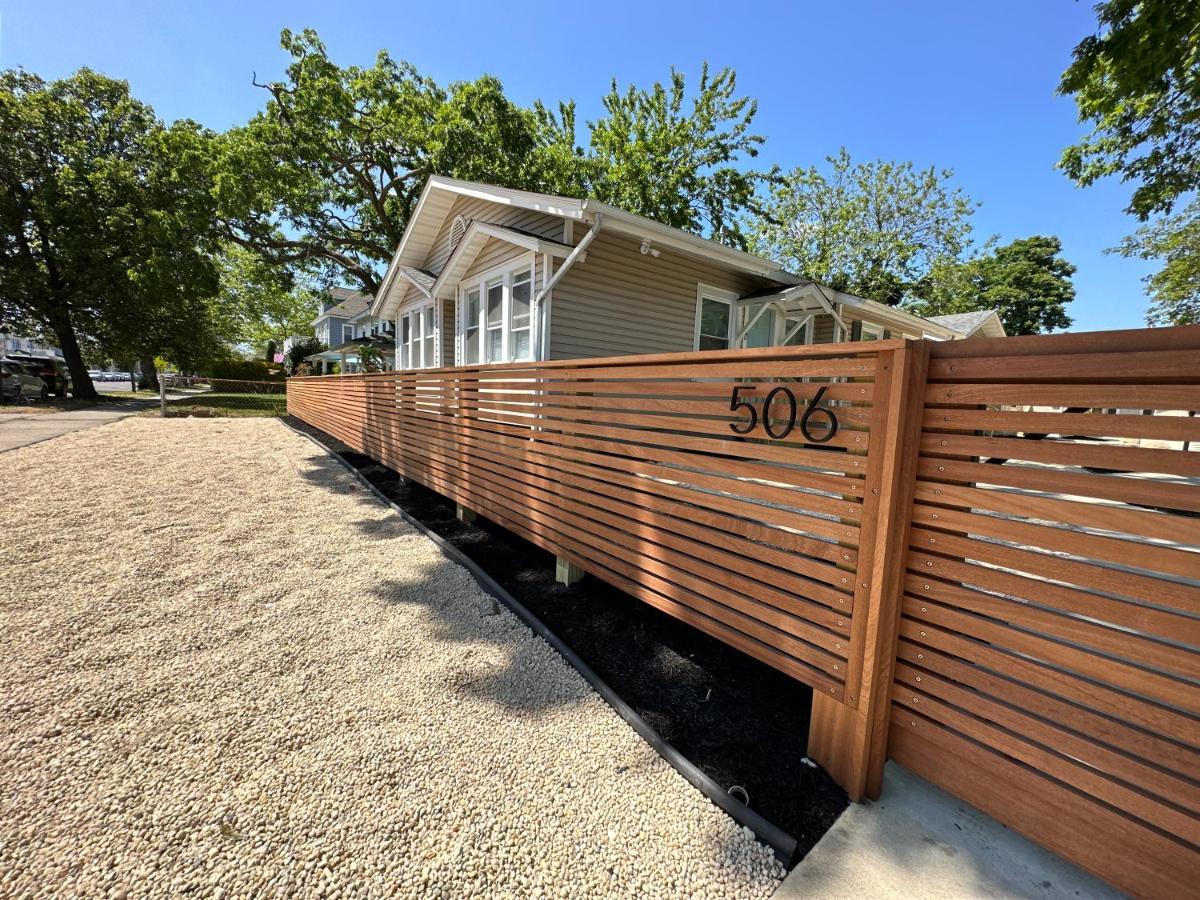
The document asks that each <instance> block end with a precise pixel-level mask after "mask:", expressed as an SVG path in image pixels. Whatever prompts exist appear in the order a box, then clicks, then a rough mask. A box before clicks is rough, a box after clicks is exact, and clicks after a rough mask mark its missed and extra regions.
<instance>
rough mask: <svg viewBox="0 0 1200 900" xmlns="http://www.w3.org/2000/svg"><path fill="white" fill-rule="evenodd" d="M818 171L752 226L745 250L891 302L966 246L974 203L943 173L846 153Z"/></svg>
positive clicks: (784, 188) (781, 186)
mask: <svg viewBox="0 0 1200 900" xmlns="http://www.w3.org/2000/svg"><path fill="white" fill-rule="evenodd" d="M826 162H827V164H828V165H827V166H826V168H825V170H824V171H822V170H821V169H818V168H816V167H815V166H814V167H811V168H807V169H805V168H798V169H795V170H793V171H792V172H790V173H788V174H786V175H785V176H784V177H783V178H782V180H781V181H779V182H778V183H776V184H774V185H773V186H772V188H771V192H770V199H769V202H768V203H767V204H766V207H765V209H764V210H763V212H762V214H760V215H758V216H756V217H755V218H754V219H753V220H752V222H751V223H750V235H751V248H752V249H753V250H754V252H756V253H758V254H759V255H762V256H766V257H769V258H771V259H775V260H778V261H779V262H780V263H782V264H783V266H784V267H785V268H788V269H790V270H791V271H794V272H797V273H799V274H802V275H804V276H805V277H806V278H810V279H812V280H814V281H819V282H822V283H824V284H828V285H831V286H832V287H834V288H837V289H838V290H843V291H847V292H849V293H852V294H857V295H859V296H862V297H868V298H870V299H872V300H878V301H880V302H881V303H889V304H892V305H896V304H899V303H901V302H902V301H903V300H904V299H906V297H909V296H910V295H911V293H912V290H913V287H914V285H916V284H918V283H919V282H922V281H923V280H924V279H927V278H928V277H929V274H930V272H932V271H933V270H934V268H935V267H936V266H938V265H939V264H941V263H944V262H945V261H946V260H957V259H959V258H960V257H961V255H962V254H963V252H964V251H965V250H966V248H967V246H968V245H969V243H970V235H971V221H970V218H971V215H972V214H973V213H974V211H975V206H976V205H975V204H974V203H972V202H971V200H970V199H969V198H968V197H967V196H966V194H964V193H963V192H962V190H960V189H959V188H956V187H953V186H951V185H950V179H951V178H952V177H953V172H951V171H950V170H949V169H942V170H938V169H936V168H934V167H933V166H930V167H929V168H928V169H921V170H918V169H916V168H915V167H914V166H913V164H912V163H907V162H906V163H896V162H885V161H882V160H877V161H875V162H869V163H854V162H852V161H851V159H850V154H849V153H848V152H847V151H846V150H845V148H843V149H842V150H841V152H840V153H839V154H838V155H837V156H830V157H827V159H826Z"/></svg>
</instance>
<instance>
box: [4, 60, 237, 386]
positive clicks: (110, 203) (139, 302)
mask: <svg viewBox="0 0 1200 900" xmlns="http://www.w3.org/2000/svg"><path fill="white" fill-rule="evenodd" d="M0 133H2V134H3V135H4V140H3V141H0V316H2V317H3V318H4V319H5V320H6V321H12V322H17V323H22V324H28V325H31V326H33V327H34V328H36V329H38V330H40V331H43V332H48V333H52V334H53V335H54V336H55V338H56V339H57V341H58V343H59V346H60V347H61V348H62V351H63V356H64V359H65V361H66V363H67V365H68V367H69V368H70V371H71V375H72V380H73V382H74V390H75V393H76V395H77V396H90V395H94V388H92V385H91V382H90V380H89V378H88V376H87V371H86V366H85V365H84V362H83V357H82V354H81V350H80V344H81V342H85V343H86V342H91V343H93V344H95V345H98V347H99V349H101V350H102V351H103V352H105V353H108V354H111V355H113V356H118V357H126V358H129V357H135V358H143V359H148V358H151V357H153V356H155V355H160V354H161V355H169V356H172V357H173V358H175V359H186V358H187V357H188V355H189V354H192V353H195V352H198V351H200V350H202V348H203V347H204V346H205V345H206V343H207V341H208V338H209V337H210V336H211V331H210V329H209V328H208V327H207V326H208V319H207V316H206V314H205V309H206V305H205V300H206V298H207V297H209V296H211V294H212V293H213V291H214V290H215V287H216V270H215V268H214V267H213V266H212V263H211V258H210V255H209V252H210V250H211V246H212V239H213V237H214V235H215V229H214V228H213V210H212V206H211V198H210V195H209V193H208V191H207V190H206V189H205V179H204V177H203V172H204V171H205V168H206V166H207V160H208V156H207V145H206V141H207V139H208V138H207V135H206V134H205V133H204V132H203V131H202V130H201V129H200V128H199V126H197V125H195V124H194V123H191V122H177V123H175V124H174V125H171V126H166V125H164V124H163V123H162V122H160V121H159V120H158V119H157V118H156V117H155V115H154V112H153V110H152V109H151V108H150V107H149V106H147V105H146V104H144V103H141V102H139V101H138V100H136V99H135V98H133V97H132V96H131V94H130V92H129V86H128V85H127V84H126V83H125V82H123V81H117V80H114V79H111V78H107V77H105V76H103V75H99V74H97V73H95V72H92V71H91V70H88V69H81V70H80V71H79V72H77V73H76V74H74V75H73V76H71V77H70V78H65V79H62V80H59V81H54V82H49V83H47V82H45V81H43V80H42V79H40V78H38V77H37V76H36V75H33V74H30V73H28V72H24V71H21V70H9V71H5V72H3V73H0Z"/></svg>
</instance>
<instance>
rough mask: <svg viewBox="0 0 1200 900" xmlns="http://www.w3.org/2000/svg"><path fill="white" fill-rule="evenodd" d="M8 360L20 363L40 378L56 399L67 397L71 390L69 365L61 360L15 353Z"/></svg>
mask: <svg viewBox="0 0 1200 900" xmlns="http://www.w3.org/2000/svg"><path fill="white" fill-rule="evenodd" d="M8 358H9V359H10V360H12V361H13V362H17V363H20V364H21V365H22V366H24V367H25V368H26V369H29V370H30V371H31V372H33V373H34V374H35V375H38V376H40V377H41V379H42V381H44V382H45V383H46V389H47V390H49V391H50V393H51V394H54V395H55V396H56V397H65V396H67V391H69V390H70V389H71V375H70V373H69V372H68V371H67V364H66V363H65V362H63V361H62V360H61V359H55V358H53V357H50V356H25V355H20V354H15V353H10V354H9V356H8Z"/></svg>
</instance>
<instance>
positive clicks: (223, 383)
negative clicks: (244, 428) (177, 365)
mask: <svg viewBox="0 0 1200 900" xmlns="http://www.w3.org/2000/svg"><path fill="white" fill-rule="evenodd" d="M159 385H160V389H159V400H160V404H159V405H160V412H161V414H162V416H163V417H164V418H171V417H187V416H194V417H197V418H214V417H223V416H285V415H287V382H286V381H247V380H244V379H240V378H239V379H233V378H203V377H197V376H188V375H163V376H160V377H159Z"/></svg>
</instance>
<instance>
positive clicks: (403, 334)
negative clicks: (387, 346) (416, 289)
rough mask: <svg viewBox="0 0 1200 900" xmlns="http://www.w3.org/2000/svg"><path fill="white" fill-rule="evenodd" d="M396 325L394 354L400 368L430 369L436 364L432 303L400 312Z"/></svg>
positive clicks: (434, 323) (434, 315) (435, 330)
mask: <svg viewBox="0 0 1200 900" xmlns="http://www.w3.org/2000/svg"><path fill="white" fill-rule="evenodd" d="M396 326H397V329H398V330H397V331H396V355H397V358H398V359H397V361H398V363H399V366H400V368H401V369H432V368H433V367H434V366H436V365H437V333H438V327H437V310H436V309H435V308H434V305H433V304H432V303H424V304H422V305H420V306H414V307H413V308H411V309H409V310H407V311H405V312H403V313H401V314H400V316H399V317H398V318H397V319H396Z"/></svg>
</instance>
